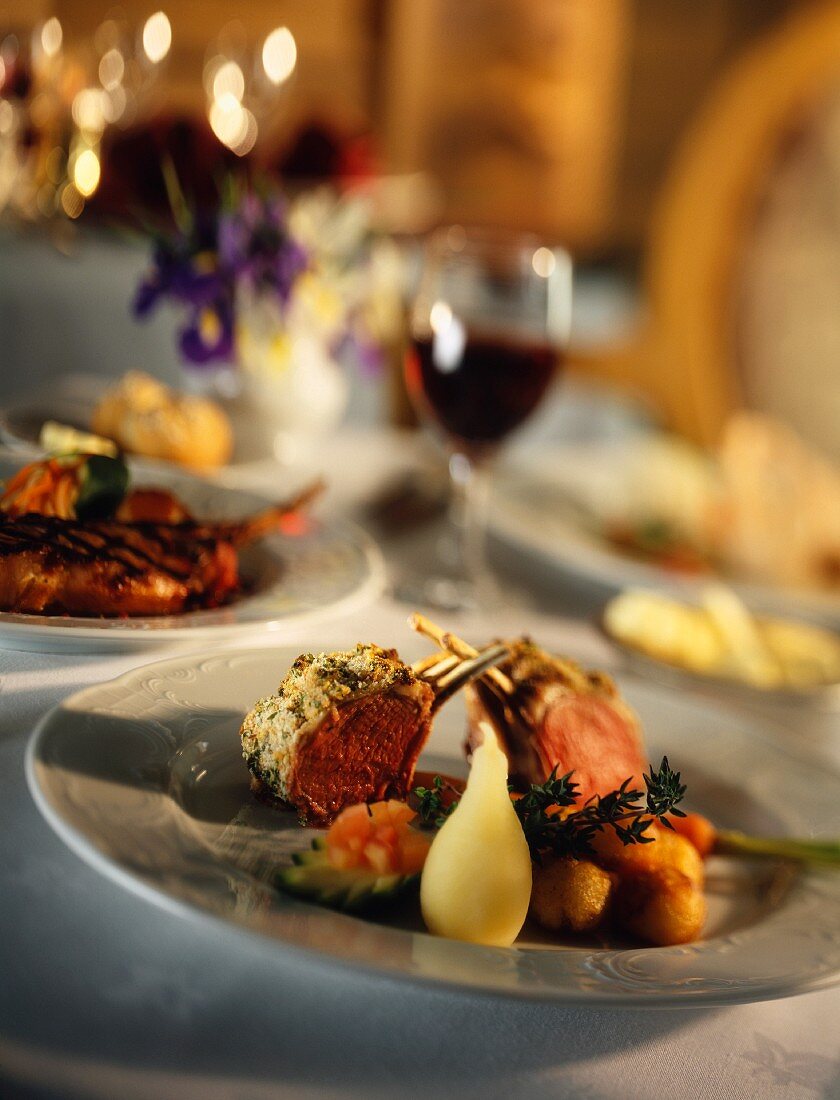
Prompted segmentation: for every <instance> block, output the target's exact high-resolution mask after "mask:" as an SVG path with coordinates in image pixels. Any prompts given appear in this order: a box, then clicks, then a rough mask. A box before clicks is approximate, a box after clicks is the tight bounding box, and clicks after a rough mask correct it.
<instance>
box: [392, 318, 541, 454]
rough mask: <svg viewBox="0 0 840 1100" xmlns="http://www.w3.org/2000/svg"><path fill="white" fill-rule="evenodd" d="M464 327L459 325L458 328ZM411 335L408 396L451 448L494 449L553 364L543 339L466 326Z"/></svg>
mask: <svg viewBox="0 0 840 1100" xmlns="http://www.w3.org/2000/svg"><path fill="white" fill-rule="evenodd" d="M462 331H463V330H462ZM464 337H465V338H463V339H460V340H457V339H456V341H455V346H453V341H452V340H447V338H446V333H445V332H444V333H442V334H440V335H439V334H432V333H430V334H429V335H428V336H427V337H415V338H414V340H413V341H412V348H411V349H410V350H409V353H408V362H407V364H406V380H407V383H408V388H409V392H410V394H411V397H412V400H413V401H415V403H416V404H417V406H418V407H419V408H420V409H422V410H424V411H425V413H426V416H427V418H428V419H430V420H432V421H433V422H435V423H436V424H437V425H439V427H440V428H441V429H442V430H443V432H444V434H445V435H446V436H447V437H448V438H449V439H450V441H451V442H452V443H454V444H455V446H456V448H457V449H459V450H463V451H466V452H468V453H469V452H472V453H477V452H478V453H480V452H482V451H484V450H487V449H493V448H494V447H495V446H496V445H497V444H498V443H500V442H501V441H502V440H503V439H504V438H505V437H506V436H507V435H508V434H509V433H510V432H512V431H513V430H514V428H517V427H519V425H520V424H521V423H522V422H523V421H524V420H525V419H526V418H527V417H528V416H529V415H530V414H531V413H532V412H533V411H534V409H535V408H536V407H537V405H538V404H539V403H540V401H541V400H542V398H543V396H544V394H545V391H546V390H547V389H548V387H549V385H550V384H551V381H552V379H553V377H554V373H555V370H556V369H557V366H558V358H559V355H558V349H557V348H556V347H552V346H551V345H549V344H548V343H546V342H543V341H539V340H528V339H525V338H516V337H513V336H507V335H496V334H493V333H489V332H488V333H482V332H481V331H473V330H471V331H469V332H466V333H464Z"/></svg>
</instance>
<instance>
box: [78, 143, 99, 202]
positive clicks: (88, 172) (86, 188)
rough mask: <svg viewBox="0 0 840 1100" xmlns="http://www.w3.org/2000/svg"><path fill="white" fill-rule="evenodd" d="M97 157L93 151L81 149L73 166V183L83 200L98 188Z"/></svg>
mask: <svg viewBox="0 0 840 1100" xmlns="http://www.w3.org/2000/svg"><path fill="white" fill-rule="evenodd" d="M99 176H100V167H99V157H98V156H97V155H96V153H95V152H94V151H93V149H83V150H82V152H81V153H79V155H78V156H77V157H76V160H75V163H74V164H73V183H74V184H75V185H76V190H77V191H78V192H79V194H80V195H82V196H83V197H84V198H88V197H89V196H90V195H92V194H93V193H94V191H95V190H96V188H97V187H98V186H99Z"/></svg>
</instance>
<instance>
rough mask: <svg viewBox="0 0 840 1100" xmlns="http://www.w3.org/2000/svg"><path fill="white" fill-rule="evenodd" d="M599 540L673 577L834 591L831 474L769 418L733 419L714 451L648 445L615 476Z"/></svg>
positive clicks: (838, 506) (835, 515)
mask: <svg viewBox="0 0 840 1100" xmlns="http://www.w3.org/2000/svg"><path fill="white" fill-rule="evenodd" d="M620 480H621V484H622V496H623V500H622V501H621V503H620V506H617V505H614V506H613V507H609V506H608V507H607V514H606V515H605V517H604V527H603V535H604V537H605V538H606V539H607V541H609V542H610V543H611V544H612V545H613V546H614V547H615V548H616V549H618V550H620V551H621V552H622V553H626V554H629V555H631V556H633V557H636V558H640V559H642V560H644V561H649V562H651V563H652V564H655V565H658V566H660V567H662V568H664V569H668V570H670V571H674V572H678V573H695V574H697V573H699V574H703V573H708V574H710V575H711V574H714V573H718V572H719V573H721V574H723V575H726V576H733V577H743V578H748V579H750V580H752V581H759V582H762V583H767V584H771V585H783V586H790V587H795V588H818V589H823V590H829V591H832V590H833V591H840V469H838V468H837V467H836V466H835V465H834V464H833V463H832V462H831V461H830V460H829V459H828V458H826V457H824V456H822V455H820V454H818V453H816V452H815V451H813V450H812V449H811V448H810V447H809V446H808V445H807V444H806V443H804V442H803V440H801V439H800V438H799V437H798V436H797V435H796V433H795V432H793V431H792V430H791V429H790V428H788V427H787V426H786V425H784V424H782V423H780V422H779V421H777V420H774V419H773V418H772V417H769V416H765V415H763V414H760V413H753V412H741V413H737V414H736V415H735V416H733V417H731V419H730V420H729V422H728V423H727V425H726V427H725V429H724V432H723V435H722V438H721V441H720V444H719V446H718V448H717V449H716V451H715V452H714V453H711V454H705V453H703V452H701V451H698V450H697V449H696V448H694V447H692V446H691V445H690V444H689V443H687V442H686V441H685V440H682V439H678V438H676V437H672V436H667V435H657V436H653V437H651V438H650V439H648V440H646V441H645V442H644V443H642V444H640V446H639V448H638V449H637V451H635V452H634V453H632V454H631V455H630V456H629V457H628V460H627V462H626V465H625V469H624V470H623V472H622V474H621V478H620Z"/></svg>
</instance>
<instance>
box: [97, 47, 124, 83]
mask: <svg viewBox="0 0 840 1100" xmlns="http://www.w3.org/2000/svg"><path fill="white" fill-rule="evenodd" d="M124 75H125V59H124V58H123V55H122V54H121V53H120V51H119V50H117V49H111V50H108V51H107V52H106V53H104V54H103V55H102V57H101V58H100V61H99V81H100V83H101V84H102V87H103V88H107V90H108V91H109V92H110V91H113V90H114V88H116V87H118V86H119V84H120V82H121V81H122V78H123V76H124Z"/></svg>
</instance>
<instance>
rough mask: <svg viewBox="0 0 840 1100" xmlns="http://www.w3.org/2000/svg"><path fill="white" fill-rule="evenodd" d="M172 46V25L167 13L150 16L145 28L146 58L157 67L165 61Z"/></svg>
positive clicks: (144, 46)
mask: <svg viewBox="0 0 840 1100" xmlns="http://www.w3.org/2000/svg"><path fill="white" fill-rule="evenodd" d="M171 45H172V25H171V24H170V22H169V19H168V17H167V15H166V13H165V12H162V11H156V12H155V14H154V15H150V16H149V18H148V19H147V20H146V25H145V26H144V27H143V49H144V50H145V51H146V57H148V59H149V60H150V61H151V62H152V63H153V64H155V65H156V64H157V63H158V62H159V61H163V59H164V58H165V57H166V55H167V54H168V53H169V47H170V46H171Z"/></svg>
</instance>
